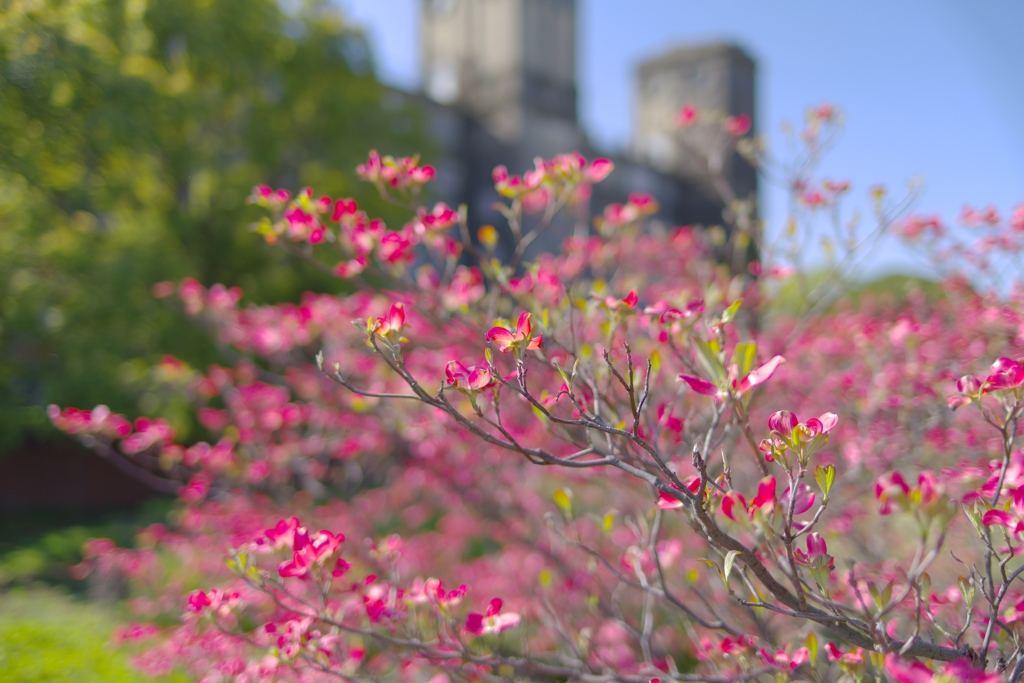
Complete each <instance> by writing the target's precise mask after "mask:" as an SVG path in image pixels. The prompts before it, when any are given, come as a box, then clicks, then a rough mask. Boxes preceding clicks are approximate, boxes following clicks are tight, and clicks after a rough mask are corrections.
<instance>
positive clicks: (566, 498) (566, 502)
mask: <svg viewBox="0 0 1024 683" xmlns="http://www.w3.org/2000/svg"><path fill="white" fill-rule="evenodd" d="M554 501H555V505H557V506H558V507H560V508H561V509H562V512H564V513H565V514H567V515H568V514H571V513H572V491H569V490H568V489H558V490H557V491H555V495H554Z"/></svg>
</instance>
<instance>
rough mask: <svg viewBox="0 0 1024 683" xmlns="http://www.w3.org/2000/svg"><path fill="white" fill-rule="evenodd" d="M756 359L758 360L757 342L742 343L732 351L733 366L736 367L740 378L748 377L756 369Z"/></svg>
mask: <svg viewBox="0 0 1024 683" xmlns="http://www.w3.org/2000/svg"><path fill="white" fill-rule="evenodd" d="M755 358H757V344H756V343H755V342H740V343H738V344H736V348H734V349H733V350H732V364H733V365H735V366H736V369H737V370H738V374H739V376H740V377H746V376H747V375H749V374H750V371H751V370H753V369H754V359H755Z"/></svg>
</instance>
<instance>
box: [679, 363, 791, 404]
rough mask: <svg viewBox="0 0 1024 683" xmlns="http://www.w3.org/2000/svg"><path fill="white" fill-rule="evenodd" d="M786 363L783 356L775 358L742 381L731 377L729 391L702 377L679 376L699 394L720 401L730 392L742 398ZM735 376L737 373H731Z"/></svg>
mask: <svg viewBox="0 0 1024 683" xmlns="http://www.w3.org/2000/svg"><path fill="white" fill-rule="evenodd" d="M785 362H786V359H785V358H783V357H782V356H773V357H772V359H771V360H769V361H768V362H767V363H765V364H764V365H762V366H761V367H759V368H757V369H755V370H753V371H751V372H750V374H748V375H746V376H745V377H743V378H741V379H737V378H735V377H731V378H730V379H729V380H728V389H727V390H725V389H723V388H722V387H719V386H718V385H716V384H715V383H714V382H709V381H708V380H706V379H701V378H700V377H694V376H693V375H686V374H683V375H679V379H681V380H683V381H684V382H686V383H687V384H688V385H689V386H690V388H691V389H693V390H694V391H696V392H697V393H698V394H704V395H705V396H714V397H716V398H718V399H722V398H724V397H725V396H727V395H728V394H729V393H730V392H731V393H733V394H735V395H736V396H742V395H743V394H745V393H747V392H748V391H750V390H751V389H753V388H754V387H756V386H758V385H759V384H763V383H764V382H766V381H768V379H769V378H770V377H771V376H772V374H774V373H775V370H776V369H777V368H778V367H779V366H780V365H782V364H783V363H785ZM730 374H735V373H730Z"/></svg>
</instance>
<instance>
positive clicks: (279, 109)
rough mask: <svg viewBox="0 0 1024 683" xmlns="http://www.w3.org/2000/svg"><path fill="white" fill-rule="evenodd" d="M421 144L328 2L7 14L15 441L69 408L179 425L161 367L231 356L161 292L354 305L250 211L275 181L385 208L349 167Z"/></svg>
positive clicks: (4, 185)
mask: <svg viewBox="0 0 1024 683" xmlns="http://www.w3.org/2000/svg"><path fill="white" fill-rule="evenodd" d="M417 130H418V125H417V121H416V118H415V116H413V115H412V114H410V113H409V112H408V111H407V110H405V109H404V108H403V105H402V99H401V98H400V97H399V96H397V95H396V94H395V93H389V92H388V91H387V90H386V89H385V88H384V87H383V86H381V84H380V83H379V82H378V81H377V80H376V78H375V77H374V69H373V61H372V56H371V54H370V51H369V48H368V44H367V42H366V40H365V37H364V36H363V34H362V33H361V32H360V31H359V30H358V29H355V28H353V27H351V26H349V25H348V24H347V23H346V22H345V21H344V19H343V17H342V16H341V15H340V14H339V12H338V10H337V9H336V8H334V7H333V6H331V5H330V4H328V3H325V2H319V1H316V0H313V1H309V2H305V3H302V4H301V5H299V6H297V7H293V6H288V7H287V9H286V8H283V7H282V5H280V4H279V3H277V2H275V0H34V1H27V0H26V1H19V0H14V1H13V2H10V3H4V5H3V7H2V8H0V353H2V356H0V414H2V415H4V416H5V417H4V418H3V420H2V421H3V422H6V423H8V424H9V425H13V428H11V427H9V428H8V429H5V430H3V434H4V436H3V437H0V439H3V440H4V443H5V444H6V445H11V444H12V442H14V441H17V440H20V439H21V438H23V437H24V435H25V433H26V429H31V428H32V427H33V426H35V425H40V424H43V423H44V421H45V412H44V408H45V406H46V405H47V404H48V403H51V402H58V403H63V404H69V403H71V404H74V403H83V404H90V403H92V402H94V401H104V402H109V403H111V407H115V406H116V407H118V408H120V409H124V410H129V411H130V412H137V411H138V410H139V409H142V410H147V411H151V410H154V409H156V410H158V411H163V412H164V413H165V414H167V413H168V411H170V412H171V413H173V412H174V407H173V406H172V405H168V404H166V402H164V404H163V405H161V399H160V398H159V397H158V396H157V395H156V394H154V393H153V392H152V391H148V390H147V391H143V387H144V386H146V385H147V384H148V380H149V379H151V378H152V376H151V373H152V371H151V368H152V367H153V366H154V363H155V361H157V360H158V359H159V358H160V355H161V354H163V353H171V354H174V355H176V356H178V357H180V358H183V359H186V360H189V361H190V362H193V363H203V362H206V361H207V360H210V359H212V358H213V357H214V353H215V350H214V349H213V347H212V345H211V344H210V342H209V341H208V339H207V336H206V335H205V334H202V333H201V332H198V331H195V330H192V329H190V328H188V324H187V323H185V322H184V321H183V318H182V317H181V316H180V314H179V313H178V312H176V311H175V310H173V309H172V308H170V307H168V306H167V305H166V304H164V303H162V302H160V301H157V300H155V299H153V297H152V296H151V294H150V287H151V286H152V285H153V284H154V283H156V282H158V281H161V280H167V279H180V278H181V277H183V276H185V275H193V276H196V277H198V278H199V279H200V280H201V281H203V282H206V283H210V282H224V283H226V284H228V285H238V286H241V287H243V288H244V289H245V291H246V293H247V295H248V296H249V297H250V298H252V299H253V300H256V301H269V300H281V299H285V300H287V299H295V298H296V297H297V296H298V295H299V293H300V292H301V291H303V290H304V289H307V288H309V287H311V286H315V287H316V288H317V289H320V290H321V291H323V290H325V289H327V290H331V289H337V288H338V287H339V284H338V281H337V280H332V279H329V278H326V277H325V276H321V275H318V274H316V273H310V272H309V269H299V268H294V267H292V264H290V263H289V260H288V257H287V256H285V255H282V254H281V253H279V252H275V251H270V250H268V249H266V248H265V246H264V245H261V244H260V243H259V240H254V239H252V236H251V235H249V234H248V231H249V226H248V224H249V222H251V218H252V214H249V213H248V209H247V208H246V207H245V205H244V201H243V200H244V198H245V197H246V195H247V194H248V193H249V192H250V189H251V188H252V186H253V185H254V184H256V183H258V182H275V183H280V184H282V185H288V186H295V185H312V186H315V187H316V188H317V190H318V191H320V190H322V191H325V192H330V193H334V194H351V195H354V196H356V197H358V198H360V199H361V200H363V199H365V200H367V201H369V202H370V203H371V205H372V204H373V202H374V199H373V197H372V196H368V193H367V190H366V189H365V187H364V188H362V189H360V188H357V187H356V185H355V183H354V182H353V179H352V178H351V177H350V176H349V174H348V173H346V172H340V171H337V170H334V169H350V168H353V167H354V166H355V161H356V160H357V159H359V158H364V157H365V150H366V149H367V147H371V146H380V147H383V148H387V149H389V150H394V151H399V152H401V151H405V150H408V149H413V148H418V149H422V148H423V144H422V140H418V139H417V138H418V136H417V133H416V131H417ZM378 213H380V214H381V215H384V216H385V217H387V216H388V209H387V207H384V206H381V207H379V209H378ZM317 278H321V279H320V280H318V279H317ZM182 408H183V407H182ZM180 413H181V415H184V414H185V412H184V410H181V411H180ZM172 417H173V415H172Z"/></svg>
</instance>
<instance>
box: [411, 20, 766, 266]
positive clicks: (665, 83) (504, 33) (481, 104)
mask: <svg viewBox="0 0 1024 683" xmlns="http://www.w3.org/2000/svg"><path fill="white" fill-rule="evenodd" d="M576 9H577V2H576V0H422V7H421V13H420V17H421V25H420V34H421V36H420V44H421V75H422V83H423V93H422V103H423V106H424V107H425V108H426V111H427V116H428V125H429V128H430V131H431V135H432V137H433V138H434V141H435V142H436V143H437V145H438V146H439V147H440V150H441V158H440V159H432V161H434V162H436V163H435V166H436V167H437V169H438V178H437V191H438V192H439V194H440V195H441V198H442V199H445V200H446V201H448V202H449V203H451V204H458V203H466V204H468V205H469V207H470V219H471V224H472V225H481V224H485V223H494V224H496V225H498V224H499V223H500V222H501V221H500V219H499V216H498V214H497V213H496V212H495V211H494V210H493V208H492V205H493V204H494V203H495V202H496V201H497V200H498V196H497V194H496V193H495V191H494V186H493V183H492V181H491V171H492V169H493V168H494V167H495V166H497V165H498V164H504V165H505V166H507V167H508V169H509V171H510V172H511V173H514V174H521V173H522V172H523V171H525V170H527V169H529V168H532V167H533V159H534V157H537V156H541V157H551V156H554V155H556V154H559V153H563V152H569V151H573V150H579V151H580V152H582V153H583V154H584V155H586V156H587V157H588V158H592V157H595V156H609V157H610V158H612V160H613V161H614V162H615V165H616V170H615V173H613V174H612V176H611V177H610V178H609V179H608V180H605V181H604V182H603V183H600V184H599V185H598V186H597V187H596V188H595V192H594V197H593V199H592V201H591V206H593V207H595V210H600V208H601V207H603V206H605V205H606V204H608V203H610V202H623V201H625V199H626V197H627V196H628V194H629V193H630V192H647V193H650V194H652V195H653V196H654V197H655V198H656V199H657V200H658V203H659V205H660V206H661V211H660V214H659V216H658V218H659V219H660V220H662V221H664V222H665V223H666V224H668V225H686V224H704V225H713V224H718V223H721V221H722V210H723V208H724V200H723V195H724V196H729V195H730V194H731V195H734V196H736V197H740V198H747V197H752V196H754V195H755V194H756V191H757V178H756V173H755V172H754V170H753V168H751V166H750V165H749V164H747V163H746V162H745V161H743V160H742V159H740V158H739V157H738V156H735V155H734V156H733V157H732V158H729V159H723V160H722V165H723V173H722V177H723V179H724V181H725V185H726V186H727V187H724V188H723V187H721V186H719V187H718V188H715V187H711V186H710V185H709V183H708V175H707V172H706V169H704V168H701V164H700V163H697V160H698V158H699V157H700V155H694V154H693V153H691V151H689V150H687V149H685V148H684V147H683V145H682V141H681V138H680V136H679V135H678V132H677V127H676V123H675V121H676V116H677V114H678V112H679V109H680V107H681V106H682V105H683V104H685V103H689V104H692V105H694V106H696V107H698V108H699V109H701V110H705V111H707V110H719V111H721V112H724V113H726V114H729V115H738V114H747V115H750V116H751V117H753V114H754V111H755V100H754V81H755V78H754V75H755V65H754V62H753V60H752V59H751V58H750V57H749V56H748V55H747V54H746V53H745V52H743V50H742V49H740V48H738V47H736V46H733V45H726V44H711V45H701V46H681V47H678V48H676V49H674V50H671V51H670V52H668V53H666V54H663V55H661V56H658V57H655V58H653V59H650V60H648V61H646V62H644V63H642V64H641V65H640V66H639V68H638V70H637V77H636V83H635V85H634V92H635V95H634V102H633V108H634V130H633V135H632V141H631V144H630V148H629V151H628V152H626V153H625V154H617V155H616V154H613V155H609V154H607V153H602V150H599V149H594V148H593V147H592V145H591V144H590V143H589V141H588V139H587V135H586V132H585V131H584V130H583V129H582V128H581V127H580V123H579V119H578V116H577V99H578V97H577V86H576V71H577V69H576V25H577V18H576ZM687 144H690V145H691V146H692V145H694V144H696V145H700V144H701V140H700V139H699V138H697V139H690V140H688V142H687ZM723 190H724V192H723ZM569 229H571V227H570V226H569V225H567V224H566V225H562V226H559V227H558V228H557V229H556V230H555V231H554V234H552V235H550V236H549V237H548V238H547V239H546V240H544V243H543V244H541V245H539V248H551V247H554V246H555V244H557V240H560V239H561V237H563V236H564V234H565V233H566V231H567V230H569Z"/></svg>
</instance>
